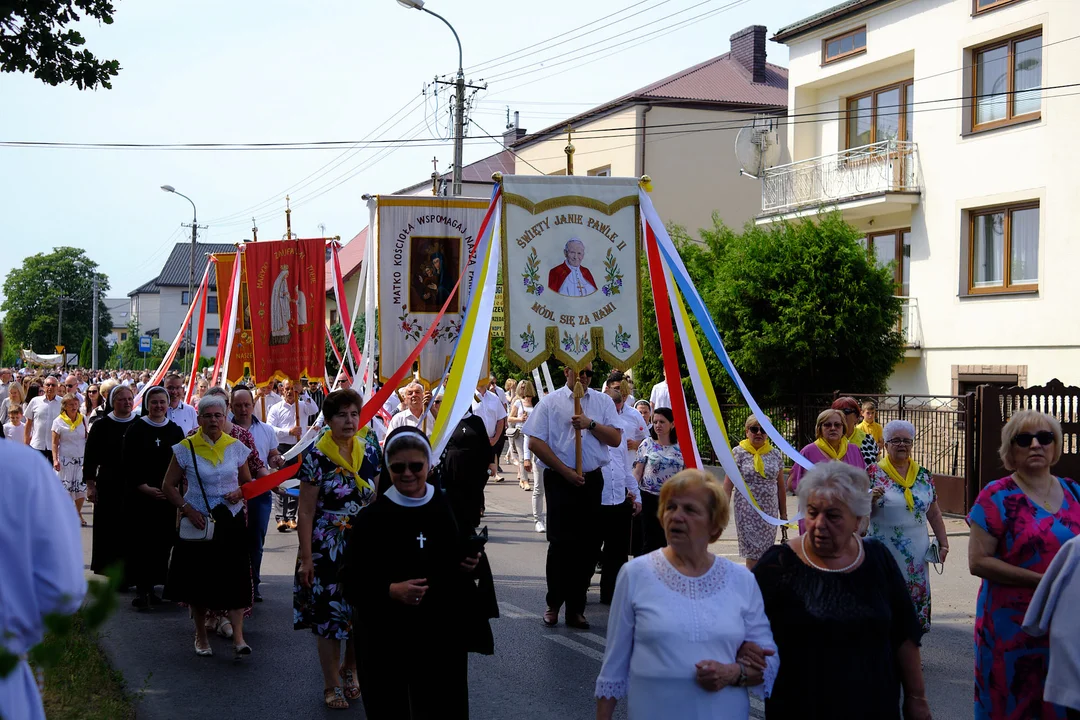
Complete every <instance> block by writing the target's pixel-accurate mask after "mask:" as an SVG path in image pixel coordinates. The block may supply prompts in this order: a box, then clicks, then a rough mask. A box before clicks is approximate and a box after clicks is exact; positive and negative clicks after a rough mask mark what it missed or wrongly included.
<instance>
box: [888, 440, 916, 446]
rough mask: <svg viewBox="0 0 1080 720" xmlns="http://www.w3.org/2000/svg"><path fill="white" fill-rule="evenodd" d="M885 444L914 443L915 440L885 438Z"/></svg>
mask: <svg viewBox="0 0 1080 720" xmlns="http://www.w3.org/2000/svg"><path fill="white" fill-rule="evenodd" d="M885 444H886V445H897V446H900V445H914V444H915V441H914V440H912V439H911V438H893V439H892V440H886V441H885Z"/></svg>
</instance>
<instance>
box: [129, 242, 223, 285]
mask: <svg viewBox="0 0 1080 720" xmlns="http://www.w3.org/2000/svg"><path fill="white" fill-rule="evenodd" d="M233 252H236V245H235V244H234V243H196V245H195V282H196V283H198V282H199V281H200V280H201V279H202V275H203V272H205V271H206V263H208V262H210V257H209V255H210V254H211V253H233ZM190 262H191V243H177V244H176V245H175V246H174V247H173V249H172V252H171V253H169V259H168V260H166V261H165V265H164V266H163V267H162V268H161V274H159V275H158V276H157V279H156V280H154V281H153V282H154V283H155V284H156V285H157V286H158V287H159V288H163V287H185V288H186V287H187V286H188V272H189V270H188V268H189V263H190ZM210 289H211V290H215V289H217V273H210ZM136 292H138V291H136Z"/></svg>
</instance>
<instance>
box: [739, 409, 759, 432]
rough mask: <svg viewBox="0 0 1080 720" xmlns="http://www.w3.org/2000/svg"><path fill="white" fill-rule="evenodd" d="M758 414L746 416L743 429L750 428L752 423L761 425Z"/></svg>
mask: <svg viewBox="0 0 1080 720" xmlns="http://www.w3.org/2000/svg"><path fill="white" fill-rule="evenodd" d="M760 424H761V423H759V422H758V419H757V416H756V415H754V414H753V413H751V414H749V415H747V416H746V422H745V423H743V430H749V429H750V426H751V425H760Z"/></svg>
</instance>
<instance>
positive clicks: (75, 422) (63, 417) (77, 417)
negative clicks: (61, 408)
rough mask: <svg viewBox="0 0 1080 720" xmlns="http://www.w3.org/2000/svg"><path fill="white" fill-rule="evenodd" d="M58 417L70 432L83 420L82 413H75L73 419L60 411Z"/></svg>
mask: <svg viewBox="0 0 1080 720" xmlns="http://www.w3.org/2000/svg"><path fill="white" fill-rule="evenodd" d="M60 419H61V420H63V421H64V424H65V425H67V426H68V430H70V431H72V432H75V428H76V427H78V426H79V425H80V424H82V421H83V417H82V413H75V419H74V420H71V419H69V418H68V414H67V413H66V412H62V413H60Z"/></svg>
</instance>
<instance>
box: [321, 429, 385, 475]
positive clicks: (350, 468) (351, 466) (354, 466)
mask: <svg viewBox="0 0 1080 720" xmlns="http://www.w3.org/2000/svg"><path fill="white" fill-rule="evenodd" d="M366 445H367V441H366V440H361V439H360V435H359V433H357V434H356V435H353V438H352V451H351V453H350V454H351V455H352V457H349V458H346V457H345V456H344V455H342V454H341V449H340V448H338V446H337V443H336V442H334V437H333V435H331V433H330V430H329V429H327V430H326V431H324V432H323V434H322V437H320V438H319V441H318V442H317V443H315V447H316V448H318V450H319V451H320V452H321V453H322V454H323V455H325V456H326V457H328V458H330V461H331V462H332V463H334V464H335V465H337V466H338V467H339V468H341V469H342V470H345V471H347V472H349V473H351V474H352V476H353V477H354V478H356V482H357V483H358V484H360V485H363V486H364V487H366V488H367V489H368V490H372V489H374V488H372V487H371V483H369V482H368V481H367V480H365V479H364V478H362V477H360V475H359V474H358V473H359V471H360V465H361V463H363V462H364V449H365V447H366Z"/></svg>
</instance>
